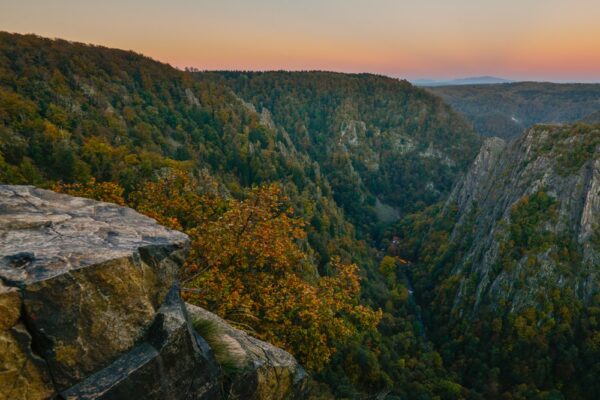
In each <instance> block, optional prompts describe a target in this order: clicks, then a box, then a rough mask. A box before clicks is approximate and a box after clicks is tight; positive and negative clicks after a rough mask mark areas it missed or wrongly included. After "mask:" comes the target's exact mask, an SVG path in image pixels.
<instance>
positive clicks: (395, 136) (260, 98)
mask: <svg viewBox="0 0 600 400" xmlns="http://www.w3.org/2000/svg"><path fill="white" fill-rule="evenodd" d="M196 77H197V79H198V80H199V81H200V82H207V81H208V82H219V83H222V84H225V85H228V86H229V87H231V89H232V90H233V91H234V92H235V93H236V94H237V95H238V96H240V97H241V98H243V99H244V100H245V101H248V102H250V103H251V104H252V105H253V106H254V107H255V108H256V110H258V111H259V112H263V113H266V112H267V111H263V110H268V114H267V115H269V116H272V119H273V121H274V122H275V123H276V124H277V125H278V126H279V127H280V128H281V129H279V133H280V134H283V130H285V134H286V135H289V138H290V140H291V142H293V145H294V147H295V148H296V149H298V150H299V151H302V152H304V153H306V154H308V155H310V157H311V158H312V159H313V160H316V161H317V162H318V163H319V165H320V167H321V170H322V172H323V174H324V175H325V176H326V177H327V179H328V181H329V182H330V184H331V186H332V189H333V196H334V199H335V200H336V202H337V203H338V204H340V205H341V206H342V207H343V209H344V211H345V212H346V215H347V216H348V217H349V218H350V220H351V221H352V222H353V223H354V224H355V226H357V228H358V229H359V231H360V233H361V234H362V235H363V236H366V235H367V234H369V233H370V234H373V233H374V232H375V229H376V227H377V226H376V225H377V214H376V212H375V204H376V199H379V200H380V201H381V202H382V203H384V204H386V205H389V206H391V207H393V208H395V209H396V210H399V211H400V212H401V213H406V212H409V211H416V210H420V209H422V208H423V207H424V206H427V205H431V204H433V203H435V202H436V201H439V200H440V199H441V198H443V197H444V196H445V195H446V194H447V193H448V192H449V191H450V189H451V187H452V184H453V183H454V179H455V177H456V176H457V174H459V173H460V172H461V171H463V170H464V169H465V168H466V167H467V166H468V165H469V163H470V162H471V160H472V159H473V158H474V157H475V154H476V152H477V150H478V148H479V143H480V139H479V137H478V136H477V135H475V134H474V133H473V131H472V129H471V128H470V127H469V126H468V124H466V123H465V122H464V121H463V120H462V119H461V118H459V117H458V116H457V115H456V114H455V113H454V112H453V111H452V110H451V109H450V108H448V107H447V106H446V105H445V104H444V103H442V102H441V101H440V100H439V99H438V98H436V97H434V96H432V95H430V94H429V93H427V92H426V91H424V90H422V89H418V88H415V87H413V86H412V85H410V84H409V83H408V82H406V81H399V80H397V79H392V78H388V77H384V76H376V75H369V74H357V75H347V74H337V73H329V72H306V73H304V72H302V73H297V72H294V73H290V72H283V71H280V72H264V73H263V72H256V73H253V72H217V73H212V72H211V73H197V74H196Z"/></svg>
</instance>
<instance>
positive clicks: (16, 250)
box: [0, 186, 307, 399]
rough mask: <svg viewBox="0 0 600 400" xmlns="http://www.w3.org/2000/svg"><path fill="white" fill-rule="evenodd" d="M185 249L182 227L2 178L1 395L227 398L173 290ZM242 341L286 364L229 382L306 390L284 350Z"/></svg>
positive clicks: (269, 363) (266, 390) (266, 394)
mask: <svg viewBox="0 0 600 400" xmlns="http://www.w3.org/2000/svg"><path fill="white" fill-rule="evenodd" d="M187 248H188V238H187V236H186V235H184V234H183V233H180V232H176V231H171V230H168V229H166V228H164V227H162V226H160V225H158V224H157V223H156V222H155V221H154V220H152V219H150V218H147V217H144V216H142V215H140V214H138V213H136V212H135V211H133V210H130V209H128V208H125V207H120V206H116V205H113V204H108V203H101V202H96V201H93V200H89V199H83V198H76V197H70V196H67V195H61V194H57V193H54V192H51V191H47V190H41V189H37V188H34V187H29V186H0V371H2V373H0V388H2V390H1V391H0V399H45V398H59V399H100V398H102V399H109V398H110V399H121V398H123V399H125V398H136V397H138V398H139V396H143V398H145V399H166V398H168V399H218V398H222V397H224V396H225V394H224V393H223V392H222V387H223V373H222V369H221V368H220V366H219V364H218V363H217V360H215V357H214V354H213V351H212V349H211V347H210V346H209V344H208V343H207V342H206V341H205V340H204V339H203V338H202V337H201V336H200V335H199V334H198V333H197V332H196V331H195V330H194V329H193V327H192V325H191V323H190V318H189V316H188V311H187V309H186V307H185V305H184V303H183V302H182V300H181V298H180V297H179V288H178V285H177V276H178V269H179V268H180V266H181V264H182V262H183V260H184V258H185V255H186V252H187ZM190 307H192V306H190ZM193 309H194V310H195V313H204V315H209V314H210V313H208V312H207V311H205V310H202V309H198V308H195V307H193ZM215 318H218V317H216V316H215ZM222 324H223V325H224V326H226V323H225V322H222ZM230 329H233V328H230ZM247 343H253V348H255V347H256V346H257V345H256V343H261V346H262V347H263V348H264V349H268V350H265V353H264V354H269V352H272V353H274V354H280V355H281V354H283V355H285V356H281V357H283V358H282V359H284V360H285V362H286V363H285V365H283V364H280V363H279V364H278V359H277V358H274V359H271V358H269V359H267V360H266V361H265V362H263V363H262V364H261V365H260V366H258V364H257V363H254V364H252V365H248V366H247V367H248V368H245V369H244V374H245V375H243V376H242V375H240V376H235V374H234V380H238V381H239V382H242V383H241V386H242V387H245V388H246V389H248V390H252V391H253V393H254V392H256V393H260V394H261V395H260V396H255V397H254V398H286V397H289V396H291V395H292V393H294V394H301V393H302V390H301V389H302V387H303V385H305V384H306V379H307V377H306V374H305V373H304V370H303V369H302V367H300V366H299V365H298V364H297V363H296V361H295V360H294V358H293V357H292V356H291V355H289V354H287V353H285V352H283V351H282V350H280V349H276V348H274V347H273V346H270V345H269V344H267V343H263V342H260V341H258V340H256V339H253V338H250V339H248V341H247ZM247 343H246V342H243V343H240V346H242V348H244V346H245V345H246V344H247ZM259 347H260V346H259ZM244 351H250V350H244ZM253 360H254V359H253ZM255 364H256V366H254V365H255ZM252 368H256V369H257V370H258V369H259V368H262V369H263V370H266V371H267V372H263V373H260V374H255V375H252V374H251V373H248V371H250V370H252ZM271 369H272V371H271ZM286 374H288V375H289V376H292V377H293V379H291V380H290V379H288V377H287V375H286ZM253 377H273V379H270V380H269V379H267V380H264V379H263V380H261V379H254V380H252V378H253ZM228 379H231V378H228ZM284 380H285V382H286V383H285V385H283V386H285V389H283V391H282V388H283V386H282V385H281V382H283V381H284ZM288 381H289V382H288ZM273 393H277V395H276V396H271V394H273Z"/></svg>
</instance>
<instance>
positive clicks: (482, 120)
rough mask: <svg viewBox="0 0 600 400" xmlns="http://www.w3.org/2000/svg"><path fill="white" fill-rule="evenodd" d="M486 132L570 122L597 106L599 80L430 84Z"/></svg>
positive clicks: (511, 133)
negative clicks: (585, 81) (580, 82)
mask: <svg viewBox="0 0 600 400" xmlns="http://www.w3.org/2000/svg"><path fill="white" fill-rule="evenodd" d="M427 90H429V91H431V92H432V93H435V94H437V95H439V96H441V97H442V98H443V99H444V100H445V101H446V102H448V103H449V104H450V105H451V106H452V107H454V109H455V110H457V111H459V112H461V113H462V114H463V115H464V116H465V117H467V119H469V120H470V121H471V122H472V123H473V125H474V127H475V129H476V130H477V131H478V132H479V133H481V134H482V135H485V136H498V137H501V138H505V139H510V138H514V137H516V136H518V135H520V134H521V133H522V132H523V131H524V130H525V129H527V128H529V127H531V126H532V125H535V124H538V123H572V122H576V121H580V120H582V119H583V118H586V117H587V116H589V115H590V114H591V113H594V112H596V111H598V110H600V84H574V83H568V84H560V83H548V82H515V83H505V84H497V85H463V86H456V85H455V86H443V87H429V88H427Z"/></svg>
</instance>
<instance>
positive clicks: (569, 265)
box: [446, 124, 600, 312]
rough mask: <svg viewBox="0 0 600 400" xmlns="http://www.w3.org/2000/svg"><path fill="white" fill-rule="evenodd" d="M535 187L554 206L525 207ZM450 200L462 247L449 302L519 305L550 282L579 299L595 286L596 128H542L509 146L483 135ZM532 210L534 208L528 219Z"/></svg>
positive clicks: (599, 258) (599, 154) (599, 140)
mask: <svg viewBox="0 0 600 400" xmlns="http://www.w3.org/2000/svg"><path fill="white" fill-rule="evenodd" d="M539 193H543V194H544V196H546V195H547V196H548V199H549V200H548V201H546V203H548V204H549V203H552V205H551V206H548V207H547V209H539V208H536V207H535V206H528V204H529V202H530V201H533V200H532V199H535V198H536V195H537V194H539ZM540 198H541V197H540ZM452 207H455V208H456V209H457V210H458V218H459V222H458V224H457V225H456V227H455V229H454V231H453V232H452V234H451V247H453V248H454V249H458V250H460V252H461V253H462V254H463V256H462V259H461V260H460V262H458V263H455V264H454V270H453V272H452V274H453V275H454V276H455V277H459V278H460V288H459V290H458V293H457V298H456V300H455V308H462V307H464V305H465V299H467V298H469V297H471V298H472V299H474V301H473V303H472V304H474V306H475V309H476V308H477V307H478V305H479V304H481V303H482V302H483V301H488V302H490V303H492V304H499V303H503V304H511V308H512V309H513V310H522V309H524V308H526V307H535V305H536V304H537V302H538V300H539V298H540V296H541V297H545V296H546V293H549V291H550V289H552V288H556V289H558V290H562V289H565V288H568V289H569V291H572V292H573V293H575V294H576V296H577V297H579V298H580V299H581V300H582V301H584V302H585V301H586V300H587V299H590V298H591V296H593V295H594V293H597V291H598V287H597V284H598V275H599V272H600V271H598V269H597V266H598V265H600V242H599V238H600V230H599V229H600V228H599V226H600V130H599V129H598V128H597V127H593V126H589V125H575V126H562V125H556V124H555V125H539V126H536V127H534V128H532V129H530V130H528V131H527V132H525V134H524V135H523V136H522V137H520V138H519V139H517V140H515V141H513V142H510V143H508V144H505V143H504V142H503V141H502V140H501V139H497V138H491V139H488V140H487V141H486V143H485V144H484V145H483V146H482V148H481V151H480V154H479V155H478V157H477V158H476V160H475V162H474V163H473V165H472V167H471V169H470V171H469V172H468V173H467V174H466V176H465V178H464V179H463V180H462V181H461V182H459V183H458V184H457V185H456V186H455V189H454V191H453V192H452V194H451V196H450V198H449V200H448V203H447V205H446V208H447V209H449V208H452ZM519 209H521V210H523V211H522V212H521V214H519V213H518V210H519ZM525 211H527V213H529V214H528V215H525V214H524V213H525ZM532 213H537V215H535V217H531V218H529V215H531V214H532ZM518 215H521V216H522V217H520V218H521V219H522V220H520V221H519V220H516V218H517V216H518ZM523 218H529V219H523ZM523 229H526V230H527V233H526V235H527V236H522V237H524V238H525V239H526V240H529V241H530V242H529V243H527V244H524V245H522V246H521V247H519V243H518V240H516V239H515V235H516V233H515V232H517V234H518V232H521V231H522V230H523ZM532 238H535V240H534V239H532ZM538 239H539V240H538ZM515 242H517V243H515ZM567 249H568V250H567ZM464 311H468V310H464ZM461 312H462V311H461Z"/></svg>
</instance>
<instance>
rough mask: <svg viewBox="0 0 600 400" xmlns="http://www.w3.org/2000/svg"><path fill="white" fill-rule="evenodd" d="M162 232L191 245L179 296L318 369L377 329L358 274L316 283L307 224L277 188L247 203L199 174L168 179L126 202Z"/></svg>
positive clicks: (345, 268) (338, 266)
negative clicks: (175, 233)
mask: <svg viewBox="0 0 600 400" xmlns="http://www.w3.org/2000/svg"><path fill="white" fill-rule="evenodd" d="M130 198H131V204H132V205H133V206H134V207H135V208H136V209H137V210H139V211H140V212H143V213H145V214H147V215H149V216H151V217H153V218H156V219H157V220H158V221H159V222H160V223H162V224H164V225H166V226H169V227H171V228H174V229H181V230H183V231H184V232H186V233H187V234H189V235H190V237H191V239H192V246H191V252H190V256H189V258H188V260H187V262H186V265H185V268H184V272H183V276H182V280H183V286H184V287H183V296H184V298H185V299H186V300H187V301H189V302H192V303H194V304H197V305H200V306H202V307H205V308H207V309H209V310H212V311H214V312H216V313H217V314H219V315H220V316H222V317H223V318H225V319H227V320H228V321H230V322H231V323H232V324H234V325H236V326H238V327H240V328H242V329H245V330H246V331H249V332H251V333H252V334H254V335H256V336H258V337H259V338H261V339H264V340H266V341H269V342H271V343H273V344H275V345H277V346H280V347H283V348H285V349H287V350H289V351H290V352H292V353H293V354H294V355H296V356H297V357H298V358H299V360H300V361H301V362H302V363H303V365H304V366H305V367H306V368H307V369H309V370H320V369H322V368H323V367H324V366H325V365H326V364H327V362H328V361H329V359H330V358H331V356H332V354H333V353H334V352H335V348H336V346H337V345H338V344H340V343H343V342H344V341H345V340H347V339H348V338H350V337H351V336H352V335H354V334H355V333H356V332H357V329H358V328H359V327H360V330H364V329H374V328H375V326H376V325H377V323H378V321H379V319H380V317H381V315H380V313H379V312H375V311H373V310H372V309H370V308H368V307H365V306H363V305H361V304H360V300H359V296H360V282H359V276H358V267H357V266H356V265H354V264H344V263H342V262H341V261H340V259H339V258H333V259H332V261H331V268H330V269H331V270H332V271H334V272H333V273H332V274H331V275H330V276H324V277H320V276H319V275H318V273H317V268H316V266H315V265H314V263H313V261H312V260H311V259H310V257H308V255H307V253H306V251H304V246H306V232H305V230H304V228H305V224H304V222H303V221H302V220H301V219H299V218H297V217H295V215H294V210H293V209H292V208H291V207H290V206H289V201H288V199H287V198H286V197H285V195H284V194H283V192H282V190H281V189H280V188H279V187H278V186H277V185H266V186H261V187H254V188H252V189H250V190H248V192H247V193H246V196H245V198H243V199H236V198H233V197H230V196H229V197H227V196H225V195H223V194H222V193H221V192H220V190H219V186H218V185H217V184H216V183H215V182H214V181H213V180H212V179H210V177H208V176H207V175H206V174H203V175H201V176H200V178H198V177H192V176H191V175H189V174H187V173H184V172H178V171H171V172H169V173H167V174H164V175H163V176H162V178H161V179H160V180H158V181H156V182H148V183H146V184H145V185H144V186H143V187H142V188H141V189H140V190H139V191H136V192H134V193H132V195H131V196H130Z"/></svg>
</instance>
